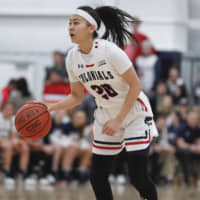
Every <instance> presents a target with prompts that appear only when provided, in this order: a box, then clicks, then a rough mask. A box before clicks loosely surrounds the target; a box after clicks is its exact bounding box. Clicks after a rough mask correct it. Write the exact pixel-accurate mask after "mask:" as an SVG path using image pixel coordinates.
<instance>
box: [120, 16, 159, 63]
mask: <svg viewBox="0 0 200 200" xmlns="http://www.w3.org/2000/svg"><path fill="white" fill-rule="evenodd" d="M136 22H137V23H133V34H134V36H135V38H136V39H137V41H136V40H134V39H132V38H131V39H130V44H128V45H127V46H126V47H125V49H124V51H125V53H126V54H127V55H128V57H129V59H130V60H131V61H132V63H133V65H135V60H136V58H137V57H138V56H140V55H141V54H142V47H141V43H142V42H143V41H144V40H148V39H149V38H148V37H147V36H146V35H144V34H143V33H140V32H139V27H140V24H141V21H140V19H137V20H136ZM153 53H156V50H155V48H154V47H153Z"/></svg>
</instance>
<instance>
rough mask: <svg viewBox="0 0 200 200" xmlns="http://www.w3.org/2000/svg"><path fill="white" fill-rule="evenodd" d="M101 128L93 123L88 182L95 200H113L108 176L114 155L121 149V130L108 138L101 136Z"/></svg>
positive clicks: (104, 135)
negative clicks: (91, 153)
mask: <svg viewBox="0 0 200 200" xmlns="http://www.w3.org/2000/svg"><path fill="white" fill-rule="evenodd" d="M102 128H103V126H102V125H101V124H100V123H97V122H95V123H94V141H93V149H92V151H93V155H92V164H91V174H90V181H91V184H92V187H93V190H94V193H95V196H96V199H97V200H113V196H112V191H111V187H110V184H109V181H108V176H109V174H110V171H111V169H112V163H113V159H114V157H115V155H117V154H119V153H120V152H121V150H122V148H123V142H122V141H123V130H120V131H119V132H117V133H116V134H115V135H114V136H108V135H106V134H102V132H101V131H102Z"/></svg>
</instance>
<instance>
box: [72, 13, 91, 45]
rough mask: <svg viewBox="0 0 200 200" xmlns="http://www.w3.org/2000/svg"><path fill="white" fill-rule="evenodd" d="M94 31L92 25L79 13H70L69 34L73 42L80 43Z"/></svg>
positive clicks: (87, 38)
mask: <svg viewBox="0 0 200 200" xmlns="http://www.w3.org/2000/svg"><path fill="white" fill-rule="evenodd" d="M93 32H94V27H93V26H92V25H89V23H88V22H87V21H86V20H85V19H84V18H83V17H81V16H79V15H72V17H71V19H70V22H69V35H70V37H71V40H72V42H73V43H77V44H81V43H82V42H85V41H87V40H89V39H90V38H91V37H92V35H93Z"/></svg>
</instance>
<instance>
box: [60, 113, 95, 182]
mask: <svg viewBox="0 0 200 200" xmlns="http://www.w3.org/2000/svg"><path fill="white" fill-rule="evenodd" d="M65 130H66V132H67V133H68V135H69V136H70V137H71V136H72V141H71V143H70V144H69V145H68V148H67V149H66V151H65V153H64V160H63V165H62V166H63V172H64V179H65V180H66V181H67V182H70V181H72V179H73V177H72V168H73V164H74V161H75V159H79V167H78V175H79V182H80V183H85V182H86V181H88V179H89V167H90V162H91V156H92V146H91V127H90V126H86V114H85V112H83V111H77V112H75V113H74V115H73V117H72V122H71V123H68V125H67V126H66V127H65ZM75 133H76V134H75Z"/></svg>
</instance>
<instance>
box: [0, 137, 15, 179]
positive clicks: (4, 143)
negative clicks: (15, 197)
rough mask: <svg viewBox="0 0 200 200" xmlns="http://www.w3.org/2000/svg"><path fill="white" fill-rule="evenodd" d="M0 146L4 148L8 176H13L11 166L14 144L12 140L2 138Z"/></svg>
mask: <svg viewBox="0 0 200 200" xmlns="http://www.w3.org/2000/svg"><path fill="white" fill-rule="evenodd" d="M0 147H1V150H2V158H3V169H4V173H5V176H6V177H10V176H11V172H10V168H11V162H12V158H13V145H12V143H11V141H10V140H8V139H3V138H1V140H0Z"/></svg>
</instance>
